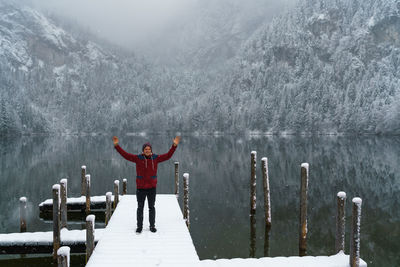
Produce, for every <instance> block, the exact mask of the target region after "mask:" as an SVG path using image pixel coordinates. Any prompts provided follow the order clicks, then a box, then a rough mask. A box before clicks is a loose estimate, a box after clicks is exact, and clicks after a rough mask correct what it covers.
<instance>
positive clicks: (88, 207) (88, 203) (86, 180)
mask: <svg viewBox="0 0 400 267" xmlns="http://www.w3.org/2000/svg"><path fill="white" fill-rule="evenodd" d="M85 184H86V186H85V189H86V193H85V195H86V205H85V212H86V215H88V214H89V213H90V174H86V175H85Z"/></svg>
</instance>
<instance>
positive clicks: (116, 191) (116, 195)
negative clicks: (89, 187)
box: [114, 180, 119, 210]
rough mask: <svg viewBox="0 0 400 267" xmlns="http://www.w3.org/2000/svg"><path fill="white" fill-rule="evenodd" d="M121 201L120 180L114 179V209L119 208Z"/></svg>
mask: <svg viewBox="0 0 400 267" xmlns="http://www.w3.org/2000/svg"><path fill="white" fill-rule="evenodd" d="M118 202H119V181H118V180H115V181H114V210H115V209H116V208H117V205H118Z"/></svg>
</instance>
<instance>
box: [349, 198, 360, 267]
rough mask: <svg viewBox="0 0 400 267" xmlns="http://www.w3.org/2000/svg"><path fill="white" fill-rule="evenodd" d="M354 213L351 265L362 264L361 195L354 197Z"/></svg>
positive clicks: (352, 266) (354, 266) (355, 266)
mask: <svg viewBox="0 0 400 267" xmlns="http://www.w3.org/2000/svg"><path fill="white" fill-rule="evenodd" d="M352 202H353V214H352V223H351V237H350V267H359V266H360V226H361V204H362V200H361V198H359V197H355V198H353V201H352Z"/></svg>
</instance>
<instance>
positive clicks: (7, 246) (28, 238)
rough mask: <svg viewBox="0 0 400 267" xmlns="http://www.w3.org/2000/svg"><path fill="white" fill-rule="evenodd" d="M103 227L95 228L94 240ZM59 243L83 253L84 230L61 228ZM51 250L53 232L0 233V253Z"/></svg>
mask: <svg viewBox="0 0 400 267" xmlns="http://www.w3.org/2000/svg"><path fill="white" fill-rule="evenodd" d="M103 232H104V229H96V232H95V237H94V238H95V242H96V243H97V242H98V241H99V240H100V238H101V237H102V235H103ZM60 233H61V245H62V246H69V247H70V248H71V252H72V253H85V250H86V245H85V242H86V230H67V229H65V228H63V229H61V231H60ZM52 252H53V232H52V231H49V232H34V233H11V234H0V254H31V253H49V254H51V253H52Z"/></svg>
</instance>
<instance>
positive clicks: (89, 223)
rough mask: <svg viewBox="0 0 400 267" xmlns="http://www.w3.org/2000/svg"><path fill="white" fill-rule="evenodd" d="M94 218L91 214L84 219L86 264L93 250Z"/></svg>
mask: <svg viewBox="0 0 400 267" xmlns="http://www.w3.org/2000/svg"><path fill="white" fill-rule="evenodd" d="M95 219H96V217H95V216H94V215H93V214H91V215H88V216H87V217H86V262H88V260H89V258H90V256H91V255H92V253H93V250H94V222H95Z"/></svg>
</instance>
